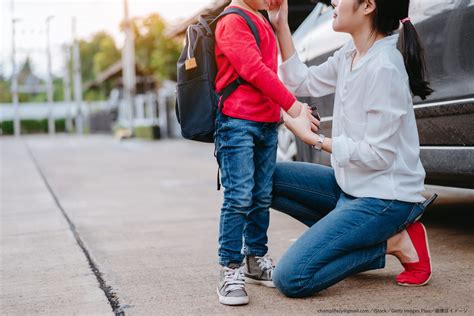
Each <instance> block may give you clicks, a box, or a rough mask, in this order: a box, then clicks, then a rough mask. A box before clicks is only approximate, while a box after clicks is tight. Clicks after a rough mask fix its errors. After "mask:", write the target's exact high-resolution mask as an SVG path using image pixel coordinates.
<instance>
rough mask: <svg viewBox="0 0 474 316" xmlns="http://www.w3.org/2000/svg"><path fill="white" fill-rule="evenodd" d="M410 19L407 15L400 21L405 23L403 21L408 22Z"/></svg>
mask: <svg viewBox="0 0 474 316" xmlns="http://www.w3.org/2000/svg"><path fill="white" fill-rule="evenodd" d="M408 21H410V18H409V17H406V18H404V19H402V20H400V23H402V24H403V23H405V22H408Z"/></svg>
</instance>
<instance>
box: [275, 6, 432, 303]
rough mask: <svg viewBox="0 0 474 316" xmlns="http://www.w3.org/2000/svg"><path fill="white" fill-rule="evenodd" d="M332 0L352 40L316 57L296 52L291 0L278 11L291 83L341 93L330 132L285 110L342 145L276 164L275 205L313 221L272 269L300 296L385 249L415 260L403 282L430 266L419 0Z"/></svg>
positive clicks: (303, 127) (407, 264) (311, 140)
mask: <svg viewBox="0 0 474 316" xmlns="http://www.w3.org/2000/svg"><path fill="white" fill-rule="evenodd" d="M332 4H333V6H334V8H335V10H334V21H333V28H334V30H335V31H338V32H347V33H349V34H351V36H352V41H350V42H349V43H348V44H347V45H345V46H344V47H342V48H341V49H339V50H338V51H336V52H335V54H334V55H333V56H332V57H330V58H329V59H328V60H327V61H326V62H325V63H323V64H321V65H319V66H313V67H307V66H306V65H304V64H303V63H302V62H301V61H300V60H299V58H298V55H297V54H296V52H295V49H294V46H293V43H292V40H291V34H290V31H289V27H288V22H287V17H288V4H287V0H284V1H283V3H282V4H281V5H280V6H279V7H278V8H276V9H274V10H272V11H270V18H271V21H272V23H273V25H274V27H275V29H276V31H277V35H278V39H279V43H280V49H281V55H282V60H283V64H282V65H281V66H280V74H281V76H282V80H283V82H284V83H285V84H286V86H287V87H288V88H289V89H290V90H291V91H293V92H294V93H295V94H296V96H312V97H320V96H324V95H327V94H331V93H335V103H334V113H333V126H332V139H330V138H325V137H324V136H322V135H317V134H316V133H314V132H315V131H316V130H317V127H315V126H314V124H312V123H311V120H310V118H309V114H308V112H307V111H305V110H302V111H301V114H300V116H299V117H297V118H291V117H290V116H288V115H286V114H285V113H284V120H285V124H286V126H287V127H288V128H289V129H290V130H291V131H293V133H294V134H295V135H296V136H298V137H299V138H300V139H302V140H303V141H304V142H306V143H307V144H310V145H313V146H315V147H316V148H318V149H322V150H324V151H327V152H329V153H332V155H331V165H332V168H328V167H325V166H321V165H316V164H308V163H281V164H279V165H278V166H277V168H276V171H275V175H274V191H273V205H272V207H273V208H275V209H277V210H279V211H282V212H285V213H287V214H289V215H291V216H293V217H294V218H296V219H298V220H299V221H301V222H303V223H305V224H306V225H307V226H309V229H308V230H307V231H306V232H305V233H304V234H303V235H302V236H301V237H300V238H299V239H298V240H297V241H296V242H295V243H294V244H293V245H292V246H291V247H290V248H289V249H288V251H287V252H286V253H285V254H284V256H283V257H282V258H281V260H280V261H279V264H278V265H277V267H276V269H275V272H274V276H273V280H274V283H275V285H276V287H277V288H278V289H280V291H282V292H283V293H284V294H286V295H287V296H291V297H305V296H309V295H312V294H314V293H316V292H318V291H321V290H323V289H326V288H328V287H329V286H331V285H333V284H335V283H337V282H339V281H341V280H342V279H344V278H346V277H347V276H349V275H352V274H355V273H359V272H362V271H367V270H373V269H380V268H383V267H384V265H385V257H386V255H387V254H390V255H394V256H396V257H397V258H398V259H399V260H400V262H401V263H402V265H403V266H404V268H405V271H404V272H402V273H401V274H400V275H398V276H397V278H396V280H397V283H398V284H400V285H405V286H418V285H424V284H426V283H427V282H428V281H429V279H430V277H431V264H430V257H429V250H428V241H427V235H426V230H425V228H424V226H423V225H422V224H421V223H419V222H416V220H417V219H418V218H419V217H420V216H421V214H422V212H423V210H424V208H425V206H426V203H424V202H425V198H424V197H423V196H422V194H421V193H422V191H423V190H424V178H425V171H424V169H423V166H422V164H421V161H420V157H419V153H420V148H419V147H420V146H419V139H418V134H417V127H416V121H415V115H414V110H413V101H412V94H413V95H417V96H420V97H421V98H422V99H425V98H426V97H427V96H428V95H429V94H430V93H431V92H432V90H431V89H430V88H429V86H428V82H427V81H426V80H425V71H424V60H423V56H422V51H421V47H420V43H419V39H418V35H417V33H416V30H415V28H414V26H413V24H412V23H411V22H410V19H409V18H408V8H409V0H399V1H393V0H333V3H332ZM400 23H401V24H402V29H401V30H400V35H399V34H396V33H395V31H396V30H397V29H398V28H399V26H400ZM397 45H398V46H399V48H397Z"/></svg>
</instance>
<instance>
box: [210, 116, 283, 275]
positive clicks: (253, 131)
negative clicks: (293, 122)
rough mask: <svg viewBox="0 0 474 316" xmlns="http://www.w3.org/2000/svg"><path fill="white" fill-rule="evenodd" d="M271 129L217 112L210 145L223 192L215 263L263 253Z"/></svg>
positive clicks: (272, 160)
mask: <svg viewBox="0 0 474 316" xmlns="http://www.w3.org/2000/svg"><path fill="white" fill-rule="evenodd" d="M277 141H278V133H277V124H276V123H259V122H253V121H247V120H241V119H236V118H232V117H228V116H225V115H223V114H221V113H220V112H218V115H217V124H216V134H215V146H216V157H217V161H218V163H219V167H220V170H221V181H222V186H223V187H224V202H223V205H222V209H221V216H220V225H219V263H220V264H221V265H223V266H227V265H229V264H230V263H241V262H242V261H243V258H244V255H255V256H263V255H265V254H266V253H267V250H268V248H267V241H268V238H267V230H268V225H269V219H270V215H269V211H268V209H269V207H270V204H271V202H272V181H273V173H274V171H275V165H276V150H277Z"/></svg>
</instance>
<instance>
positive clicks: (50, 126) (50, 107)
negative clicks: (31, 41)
mask: <svg viewBox="0 0 474 316" xmlns="http://www.w3.org/2000/svg"><path fill="white" fill-rule="evenodd" d="M52 18H53V16H51V15H50V16H48V17H47V18H46V55H47V59H48V80H47V82H46V95H47V98H48V133H49V135H54V133H55V132H56V126H55V119H54V113H53V75H52V74H51V43H50V39H49V25H50V22H51V19H52Z"/></svg>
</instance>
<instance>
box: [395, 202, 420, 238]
mask: <svg viewBox="0 0 474 316" xmlns="http://www.w3.org/2000/svg"><path fill="white" fill-rule="evenodd" d="M424 211H425V207H424V206H423V203H414V204H413V207H412V208H411V211H410V214H408V217H407V219H406V220H405V221H404V222H403V224H401V225H400V226H399V227H398V231H402V230H404V229H405V228H407V226H408V225H410V224H412V223H414V222H416V221H417V220H419V219H420V217H421V216H422V215H423V213H424Z"/></svg>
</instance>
